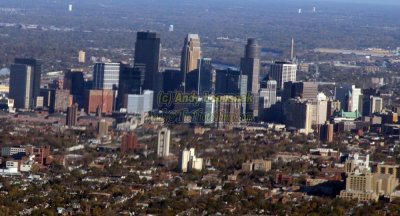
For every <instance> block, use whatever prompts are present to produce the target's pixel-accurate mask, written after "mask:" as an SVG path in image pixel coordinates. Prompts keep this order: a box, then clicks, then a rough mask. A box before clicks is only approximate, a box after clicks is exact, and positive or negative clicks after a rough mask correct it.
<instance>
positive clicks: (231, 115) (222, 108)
mask: <svg viewBox="0 0 400 216" xmlns="http://www.w3.org/2000/svg"><path fill="white" fill-rule="evenodd" d="M241 106H242V100H241V98H240V97H238V96H236V97H235V96H218V97H217V98H216V101H215V117H214V122H215V124H216V127H218V128H223V127H225V126H229V125H238V124H240V122H241V120H242V119H241Z"/></svg>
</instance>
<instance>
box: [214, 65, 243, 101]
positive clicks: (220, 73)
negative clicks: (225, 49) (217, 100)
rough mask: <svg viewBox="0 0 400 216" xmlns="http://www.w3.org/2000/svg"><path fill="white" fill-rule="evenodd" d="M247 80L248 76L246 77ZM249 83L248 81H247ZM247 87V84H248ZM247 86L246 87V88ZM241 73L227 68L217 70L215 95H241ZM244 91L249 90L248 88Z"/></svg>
mask: <svg viewBox="0 0 400 216" xmlns="http://www.w3.org/2000/svg"><path fill="white" fill-rule="evenodd" d="M246 78H247V76H246ZM247 81H248V79H247ZM246 86H247V83H246ZM246 86H245V87H246ZM241 87H242V86H241V74H240V71H238V70H235V69H232V68H227V69H225V70H217V72H216V79H215V93H216V94H219V95H239V94H240V93H241ZM244 90H247V89H246V88H245V89H244Z"/></svg>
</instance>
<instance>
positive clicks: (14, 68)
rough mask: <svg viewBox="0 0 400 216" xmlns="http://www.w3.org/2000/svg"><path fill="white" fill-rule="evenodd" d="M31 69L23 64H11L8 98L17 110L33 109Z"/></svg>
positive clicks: (32, 73)
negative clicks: (12, 100)
mask: <svg viewBox="0 0 400 216" xmlns="http://www.w3.org/2000/svg"><path fill="white" fill-rule="evenodd" d="M33 75H34V71H33V68H32V67H31V66H29V65H25V64H12V65H11V71H10V98H12V99H14V107H15V108H18V109H31V108H33V105H34V104H33V102H34V99H33V84H34V83H33V77H34V76H33Z"/></svg>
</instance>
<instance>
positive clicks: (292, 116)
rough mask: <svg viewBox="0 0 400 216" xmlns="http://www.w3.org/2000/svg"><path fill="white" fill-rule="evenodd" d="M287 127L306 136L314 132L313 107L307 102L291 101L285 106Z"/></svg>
mask: <svg viewBox="0 0 400 216" xmlns="http://www.w3.org/2000/svg"><path fill="white" fill-rule="evenodd" d="M283 113H284V116H285V124H286V127H287V128H289V129H291V128H294V129H297V130H299V131H300V132H302V133H304V134H309V133H311V132H312V128H311V126H312V117H313V115H312V114H313V113H312V105H311V104H310V103H308V102H307V101H302V100H299V99H291V100H289V101H287V102H286V103H285V105H284V109H283Z"/></svg>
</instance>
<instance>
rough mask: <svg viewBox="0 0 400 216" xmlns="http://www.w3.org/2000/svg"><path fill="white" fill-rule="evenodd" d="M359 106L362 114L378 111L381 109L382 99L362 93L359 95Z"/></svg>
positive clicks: (366, 114) (368, 114) (367, 114)
mask: <svg viewBox="0 0 400 216" xmlns="http://www.w3.org/2000/svg"><path fill="white" fill-rule="evenodd" d="M360 100H361V102H360V108H361V113H362V115H363V116H370V115H372V114H374V113H379V112H381V111H382V109H383V99H382V98H381V97H378V96H372V95H363V96H361V97H360Z"/></svg>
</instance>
